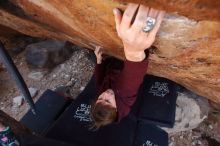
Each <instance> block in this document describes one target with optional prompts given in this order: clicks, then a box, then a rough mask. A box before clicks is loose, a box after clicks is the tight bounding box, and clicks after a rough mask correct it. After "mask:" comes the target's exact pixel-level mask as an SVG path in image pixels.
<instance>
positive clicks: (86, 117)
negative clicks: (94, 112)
mask: <svg viewBox="0 0 220 146" xmlns="http://www.w3.org/2000/svg"><path fill="white" fill-rule="evenodd" d="M90 109H91V105H88V104H80V106H78V107H77V109H76V112H75V115H74V118H75V119H79V121H83V122H91V121H92V119H91V117H90Z"/></svg>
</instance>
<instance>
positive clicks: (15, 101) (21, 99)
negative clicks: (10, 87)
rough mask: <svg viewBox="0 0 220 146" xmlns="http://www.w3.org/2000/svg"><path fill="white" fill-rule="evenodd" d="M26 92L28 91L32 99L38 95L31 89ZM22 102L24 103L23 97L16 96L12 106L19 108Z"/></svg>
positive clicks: (36, 91)
mask: <svg viewBox="0 0 220 146" xmlns="http://www.w3.org/2000/svg"><path fill="white" fill-rule="evenodd" d="M28 90H29V92H30V94H31V97H32V98H33V97H35V96H36V95H37V93H38V90H37V89H36V88H33V87H30V88H28ZM23 101H24V97H23V96H22V95H19V96H16V97H14V98H13V105H14V106H15V107H19V106H21V105H22V103H23Z"/></svg>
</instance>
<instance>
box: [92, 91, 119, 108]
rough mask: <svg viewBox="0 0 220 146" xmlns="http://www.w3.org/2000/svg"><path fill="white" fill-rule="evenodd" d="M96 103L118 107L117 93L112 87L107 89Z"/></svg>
mask: <svg viewBox="0 0 220 146" xmlns="http://www.w3.org/2000/svg"><path fill="white" fill-rule="evenodd" d="M96 103H102V104H103V105H109V106H111V107H113V108H116V101H115V93H114V91H113V90H112V89H107V90H106V91H105V92H103V93H102V94H101V95H99V97H98V99H97V101H96Z"/></svg>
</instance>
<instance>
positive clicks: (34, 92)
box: [28, 87, 38, 98]
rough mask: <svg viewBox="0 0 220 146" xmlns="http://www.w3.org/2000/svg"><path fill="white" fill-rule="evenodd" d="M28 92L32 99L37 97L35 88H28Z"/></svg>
mask: <svg viewBox="0 0 220 146" xmlns="http://www.w3.org/2000/svg"><path fill="white" fill-rule="evenodd" d="M28 90H29V92H30V94H31V97H32V98H33V97H35V96H36V95H37V92H38V90H37V89H36V88H33V87H30V88H28Z"/></svg>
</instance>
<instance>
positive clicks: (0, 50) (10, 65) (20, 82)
mask: <svg viewBox="0 0 220 146" xmlns="http://www.w3.org/2000/svg"><path fill="white" fill-rule="evenodd" d="M0 58H1V59H2V61H3V63H4V65H5V67H6V68H7V71H8V72H9V74H10V75H11V77H12V78H13V79H14V80H15V82H16V84H17V86H18V88H19V90H20V92H21V93H22V95H23V97H24V99H25V100H26V101H27V103H28V104H29V106H30V108H31V111H32V113H33V114H34V115H36V109H35V105H34V101H33V99H32V97H31V95H30V92H29V90H28V88H27V85H26V84H25V82H24V79H23V77H22V76H21V74H20V73H19V71H18V69H17V67H16V66H15V64H14V62H13V60H12V59H11V57H10V56H9V54H8V52H7V51H6V49H5V47H4V45H3V43H2V42H1V41H0Z"/></svg>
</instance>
